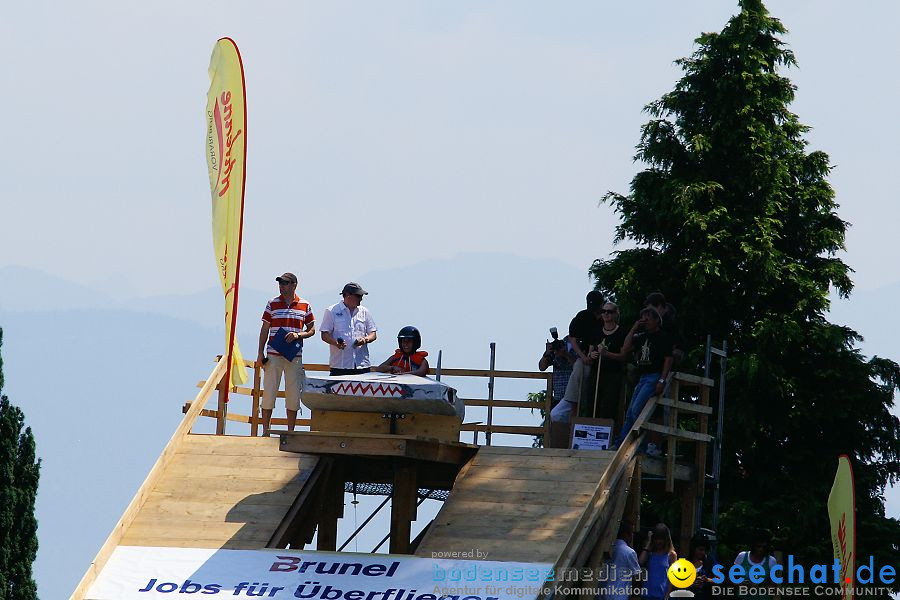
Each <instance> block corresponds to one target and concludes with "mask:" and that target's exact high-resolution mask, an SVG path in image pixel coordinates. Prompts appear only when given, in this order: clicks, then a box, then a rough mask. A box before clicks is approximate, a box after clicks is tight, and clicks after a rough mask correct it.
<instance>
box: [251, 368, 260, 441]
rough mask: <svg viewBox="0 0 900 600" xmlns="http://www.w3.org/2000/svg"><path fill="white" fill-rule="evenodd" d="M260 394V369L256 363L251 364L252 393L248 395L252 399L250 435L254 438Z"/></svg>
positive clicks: (256, 432) (257, 421) (258, 417)
mask: <svg viewBox="0 0 900 600" xmlns="http://www.w3.org/2000/svg"><path fill="white" fill-rule="evenodd" d="M261 392H262V367H261V366H260V365H258V364H256V362H254V363H253V391H252V392H251V393H250V395H251V396H252V398H253V408H252V412H251V413H250V435H251V436H252V437H256V436H258V435H259V421H260V415H259V400H260V396H261V395H262V394H261Z"/></svg>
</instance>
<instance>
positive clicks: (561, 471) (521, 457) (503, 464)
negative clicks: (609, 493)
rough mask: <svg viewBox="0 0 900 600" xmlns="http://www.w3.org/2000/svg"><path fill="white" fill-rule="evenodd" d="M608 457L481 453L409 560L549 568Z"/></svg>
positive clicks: (465, 469)
mask: <svg viewBox="0 0 900 600" xmlns="http://www.w3.org/2000/svg"><path fill="white" fill-rule="evenodd" d="M613 454H614V453H613V452H605V451H591V450H563V449H544V448H506V447H499V446H490V447H482V448H480V449H479V450H478V453H477V454H476V455H475V457H474V458H473V459H472V460H471V461H470V462H469V463H468V464H467V465H466V466H465V467H463V469H462V471H461V472H460V474H459V476H458V477H457V479H456V483H455V485H454V486H453V490H452V491H451V492H450V497H449V498H448V499H447V502H446V503H445V504H444V507H443V508H442V509H441V511H440V512H439V513H438V515H437V517H435V519H434V522H433V523H432V524H431V528H430V529H429V531H428V533H427V534H426V535H425V537H424V538H423V539H422V541H421V542H420V544H419V546H418V548H417V549H416V555H417V556H427V557H431V556H432V553H433V552H454V551H457V552H470V551H472V550H476V549H477V550H480V551H481V552H487V556H486V557H485V559H486V560H507V561H521V562H544V563H553V562H555V561H556V560H557V558H558V557H559V556H560V554H561V552H562V551H563V549H564V547H565V544H566V542H567V541H568V539H569V537H570V536H571V534H572V530H573V528H574V526H575V523H576V521H577V520H578V518H579V516H580V515H581V514H582V512H583V511H584V509H585V507H586V506H587V504H588V502H589V501H590V499H591V496H592V494H593V493H594V490H595V489H596V487H597V483H598V482H599V481H600V478H601V476H602V475H603V473H604V471H605V470H606V468H607V467H608V466H609V465H610V463H611V461H612V457H613ZM620 512H621V511H620Z"/></svg>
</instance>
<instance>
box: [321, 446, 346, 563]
mask: <svg viewBox="0 0 900 600" xmlns="http://www.w3.org/2000/svg"><path fill="white" fill-rule="evenodd" d="M341 462H342V461H341V460H335V462H334V465H333V466H332V469H331V473H329V476H328V479H327V480H326V483H325V486H324V488H323V489H322V498H323V502H322V507H321V510H320V512H319V529H318V538H317V540H316V550H318V551H320V552H334V551H335V550H337V531H338V526H337V522H338V519H340V518H341V516H342V515H343V514H344V469H343V468H342V465H341Z"/></svg>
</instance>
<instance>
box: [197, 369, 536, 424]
mask: <svg viewBox="0 0 900 600" xmlns="http://www.w3.org/2000/svg"><path fill="white" fill-rule="evenodd" d="M217 359H221V356H218V357H217ZM244 365H245V366H246V367H248V368H250V369H253V370H254V377H253V380H254V387H243V386H236V385H232V386H231V387H230V388H229V392H230V393H232V394H238V395H241V396H251V397H252V398H253V405H254V406H253V412H254V413H255V412H256V410H257V407H258V404H259V398H260V397H261V395H262V383H261V380H262V378H261V377H260V374H259V372H258V371H259V369H258V368H257V367H256V361H252V360H246V359H245V360H244ZM303 368H304V370H306V371H311V372H317V373H320V372H327V371H328V370H329V369H330V367H329V366H328V365H325V364H321V363H309V364H304V365H303ZM428 374H429V375H434V374H435V370H434V369H429V370H428ZM441 376H447V377H496V378H505V379H543V380H544V381H546V384H547V387H546V394H545V398H544V402H543V403H540V402H534V401H530V400H489V399H486V398H465V399H464V400H465V404H466V406H478V407H492V408H516V409H522V408H527V409H530V410H534V409H535V408H543V409H544V414H545V415H546V416H545V419H544V423H543V425H540V426H533V425H494V423H492V422H491V420H490V419H489V420H488V423H486V424H484V425H479V426H478V427H477V428H475V429H465V428H464V429H463V430H464V431H473V430H474V431H476V435H477V433H485V434H487V433H508V434H513V435H529V436H534V435H543V436H544V439H545V440H546V439H549V436H550V406H551V403H552V401H553V373H552V372H539V371H501V370H496V369H494V370H491V369H441ZM206 383H207V382H206V381H200V382H198V383H197V387H202V386H204V385H206ZM257 385H258V388H257ZM275 397H276V398H284V397H285V393H284V392H283V391H281V390H278V391H277V392H276V393H275ZM201 416H204V417H210V416H215V417H216V418H218V417H219V413H218V411H212V410H204V411H203V413H202V415H201ZM224 420H225V421H235V422H240V423H249V424H250V435H251V436H255V435H257V427H258V425H259V418H258V416H254V415H242V414H231V412H230V411H227V412H226V415H225V419H224ZM273 423H274V424H278V421H276V420H273ZM302 423H303V422H302V421H298V422H297V424H298V425H300V424H302Z"/></svg>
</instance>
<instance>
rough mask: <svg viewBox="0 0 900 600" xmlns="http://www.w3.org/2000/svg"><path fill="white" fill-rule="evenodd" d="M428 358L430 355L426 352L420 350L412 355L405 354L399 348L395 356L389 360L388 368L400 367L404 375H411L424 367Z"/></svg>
mask: <svg viewBox="0 0 900 600" xmlns="http://www.w3.org/2000/svg"><path fill="white" fill-rule="evenodd" d="M426 356H428V353H427V352H425V351H424V350H419V351H418V352H413V353H412V354H403V350H400V349H399V348H398V349H397V350H396V351H395V352H394V355H393V356H392V357H390V358H389V359H388V366H390V367H400V368H401V369H403V372H404V373H410V372H412V371H415V370H416V369H418V368H419V367H421V366H422V361H424V360H425V357H426Z"/></svg>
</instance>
